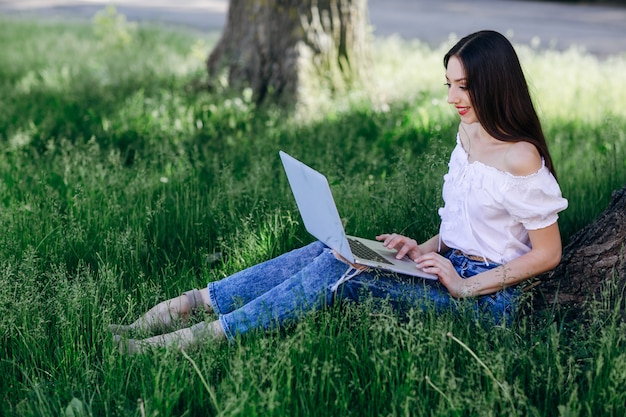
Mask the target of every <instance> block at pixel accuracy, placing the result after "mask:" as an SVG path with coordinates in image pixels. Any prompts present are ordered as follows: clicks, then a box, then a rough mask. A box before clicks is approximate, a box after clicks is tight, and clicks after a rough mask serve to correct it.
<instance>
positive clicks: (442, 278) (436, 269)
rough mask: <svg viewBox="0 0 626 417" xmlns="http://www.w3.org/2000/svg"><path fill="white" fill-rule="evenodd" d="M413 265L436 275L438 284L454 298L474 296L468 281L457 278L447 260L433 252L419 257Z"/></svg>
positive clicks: (457, 275) (450, 263) (454, 270)
mask: <svg viewBox="0 0 626 417" xmlns="http://www.w3.org/2000/svg"><path fill="white" fill-rule="evenodd" d="M415 264H416V265H417V267H418V268H420V269H422V270H423V271H424V272H427V273H429V274H433V275H437V277H439V282H441V283H442V284H443V285H444V287H446V288H447V289H448V292H449V293H450V295H451V296H453V297H454V298H465V297H471V296H473V295H474V294H473V291H472V288H471V286H470V281H467V280H465V279H463V278H461V277H460V276H459V274H458V273H457V272H456V269H454V266H452V262H450V260H449V259H448V258H445V257H443V256H441V255H439V254H438V253H435V252H429V253H427V254H424V255H422V256H419V257H418V258H417V259H416V260H415Z"/></svg>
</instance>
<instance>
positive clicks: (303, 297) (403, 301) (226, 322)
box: [207, 242, 519, 341]
mask: <svg viewBox="0 0 626 417" xmlns="http://www.w3.org/2000/svg"><path fill="white" fill-rule="evenodd" d="M447 257H448V259H450V261H451V262H452V264H453V265H454V267H455V269H456V270H457V272H458V273H459V275H461V277H463V278H468V277H471V276H473V275H476V274H479V273H481V272H483V271H486V270H488V269H491V268H495V267H496V266H498V264H494V263H490V264H489V265H488V266H487V265H486V264H485V263H484V262H478V261H474V260H470V259H468V258H466V257H465V256H462V255H458V254H454V253H453V252H450V253H449V254H448V255H447ZM348 268H349V266H348V265H347V264H345V263H344V262H342V261H339V260H338V259H337V258H335V256H334V255H333V253H332V251H331V250H330V249H329V248H328V247H327V246H325V245H324V244H323V243H321V242H314V243H311V244H309V245H307V246H304V247H302V248H300V249H295V250H293V251H291V252H287V253H285V254H283V255H281V256H278V257H276V258H274V259H271V260H269V261H266V262H263V263H260V264H258V265H255V266H252V267H250V268H248V269H245V270H243V271H241V272H238V273H236V274H233V275H231V276H229V277H226V278H224V279H222V280H220V281H215V282H210V283H209V284H208V286H207V288H208V292H209V296H210V299H211V304H212V307H213V310H214V311H215V313H216V314H217V315H218V317H219V320H220V323H221V325H222V328H223V329H224V333H225V334H226V337H227V338H228V339H229V340H230V341H232V340H233V339H234V337H235V336H237V335H241V334H245V333H247V332H248V331H250V330H253V329H270V328H276V327H278V326H282V325H283V324H286V323H288V322H294V321H296V320H297V319H298V318H299V317H301V316H302V315H303V314H305V313H307V312H310V311H314V310H319V309H321V308H323V307H325V306H329V305H331V304H332V303H333V302H334V301H335V300H342V299H349V300H354V301H359V298H361V297H363V296H371V297H375V298H382V299H386V300H388V301H389V302H390V303H391V305H392V306H393V307H394V308H397V309H399V310H400V311H406V310H408V309H409V308H411V307H415V308H434V309H435V310H437V311H443V310H450V309H452V310H456V308H457V306H458V304H459V301H458V300H456V299H454V298H453V297H452V296H451V295H450V294H449V293H448V290H447V289H446V288H445V287H444V286H443V285H441V284H440V283H439V281H433V280H428V279H422V278H414V277H409V276H405V275H399V274H395V273H387V272H383V271H379V270H375V269H368V270H365V271H363V272H361V273H360V274H358V275H357V276H355V277H353V278H352V279H350V280H348V281H346V282H344V283H343V284H341V286H339V288H338V290H337V292H336V294H334V293H333V291H332V290H331V288H332V286H333V284H334V283H335V282H336V281H337V280H338V279H339V278H340V277H341V276H342V275H343V274H344V273H345V272H346V270H347V269H348ZM518 298H519V290H517V289H516V288H515V287H509V288H506V289H504V290H502V291H498V292H496V293H494V294H490V295H485V296H480V297H475V298H473V299H469V300H463V302H472V303H473V307H475V310H476V311H480V312H481V314H485V313H486V317H487V318H491V319H492V320H493V323H495V324H499V323H510V322H511V320H512V318H513V315H514V313H515V310H516V305H517V301H518Z"/></svg>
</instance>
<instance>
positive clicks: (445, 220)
mask: <svg viewBox="0 0 626 417" xmlns="http://www.w3.org/2000/svg"><path fill="white" fill-rule="evenodd" d="M444 63H445V66H446V77H447V80H448V86H449V92H448V102H449V103H451V104H452V105H454V106H455V107H456V108H457V110H458V111H459V115H460V116H461V124H460V129H459V133H458V134H457V146H456V148H455V149H454V151H453V152H452V156H451V158H450V163H449V171H448V173H447V174H446V175H445V176H444V186H443V199H444V203H445V204H444V207H442V208H441V209H440V210H439V214H440V217H441V226H440V233H439V234H438V235H436V236H434V237H432V238H430V239H429V240H427V241H426V242H423V243H421V244H418V243H417V242H416V241H415V240H413V239H411V238H409V237H405V236H402V235H399V234H395V233H392V234H387V233H384V234H381V235H379V236H377V239H378V240H380V241H382V242H383V244H384V245H385V246H386V247H388V248H390V249H394V250H396V251H397V257H398V259H401V258H404V257H405V256H406V257H408V258H410V259H411V260H413V261H414V262H415V264H416V267H417V268H421V269H422V270H424V272H427V273H429V274H432V275H436V276H437V278H438V279H437V280H436V281H424V280H422V279H419V278H412V277H410V276H408V275H407V276H405V275H401V274H396V273H388V272H383V271H380V270H376V269H374V268H363V267H362V266H359V265H352V264H350V263H349V262H347V261H346V260H345V259H343V258H342V257H341V256H339V255H338V254H337V253H335V252H334V251H333V250H332V249H330V248H328V247H326V246H325V245H324V244H323V243H321V242H314V243H311V244H309V245H307V246H305V247H302V248H300V249H295V250H293V251H291V252H288V253H285V254H283V255H281V256H279V257H277V258H274V259H272V260H269V261H266V262H264V263H261V264H258V265H256V266H253V267H250V268H248V269H246V270H243V271H240V272H238V273H235V274H233V275H231V276H229V277H227V278H224V279H222V280H219V281H215V282H210V283H209V284H208V286H207V287H206V288H203V289H201V290H198V289H194V290H191V291H187V292H185V293H184V294H183V295H181V296H179V297H176V298H174V299H171V300H167V301H163V302H161V303H160V304H158V305H157V306H155V307H154V308H152V309H151V310H149V311H148V312H147V313H146V314H145V315H144V316H142V317H140V318H139V319H138V320H136V321H135V322H134V323H132V324H130V325H128V326H120V325H114V326H111V331H112V332H113V333H114V334H115V340H116V341H117V342H118V343H119V346H120V349H121V350H122V351H124V352H127V353H137V352H142V351H145V350H146V349H149V348H151V347H153V346H172V345H177V346H181V347H185V346H189V345H191V344H194V343H197V342H199V341H200V340H203V339H209V340H210V339H213V340H215V339H224V338H226V339H229V340H231V341H232V340H233V339H235V338H236V337H238V336H239V335H241V334H245V333H247V332H249V331H251V330H254V329H270V328H272V327H275V326H277V325H278V326H282V325H284V324H286V323H289V322H293V321H295V320H298V319H300V318H301V317H302V316H303V314H304V313H305V312H308V311H314V310H319V309H321V308H324V307H326V306H329V305H331V304H333V303H335V302H338V301H340V300H342V299H348V300H353V301H357V302H358V301H362V297H363V296H366V297H368V298H369V297H374V298H380V299H387V300H389V301H390V302H391V303H392V304H393V305H394V306H395V307H396V308H397V309H398V310H399V311H401V312H404V311H407V310H408V309H410V308H412V307H417V308H418V309H434V310H436V311H445V310H452V311H457V308H458V306H459V304H458V302H457V299H467V303H468V305H469V306H470V307H471V311H473V312H474V313H475V314H477V316H478V317H480V318H481V319H483V320H484V321H485V323H488V324H503V325H506V324H507V323H510V322H511V320H512V319H513V317H514V315H515V312H516V307H517V303H518V297H519V295H520V288H519V284H520V283H522V282H524V281H526V280H527V279H529V278H531V277H533V276H535V275H537V274H540V273H542V272H545V271H548V270H550V269H552V268H554V267H555V266H556V265H557V264H558V262H559V260H560V257H561V239H560V233H559V228H558V225H557V219H558V214H557V213H558V212H560V211H562V210H564V209H565V208H566V207H567V200H565V199H564V198H563V197H562V196H561V190H560V188H559V185H558V183H557V182H556V179H555V177H554V175H553V172H552V164H551V159H550V155H549V153H548V149H547V146H546V143H545V138H544V137H543V133H542V130H541V125H540V123H539V120H538V118H537V115H536V113H535V110H534V107H533V104H532V102H531V100H530V96H529V94H528V88H527V87H526V82H525V79H524V75H523V73H522V70H521V67H520V65H519V61H518V59H517V55H516V53H515V51H514V49H513V47H512V45H511V44H510V43H509V41H508V40H507V39H506V38H505V37H504V36H502V35H501V34H499V33H497V32H493V31H482V32H477V33H474V34H472V35H469V36H467V37H465V38H463V39H462V40H460V41H459V42H458V43H457V44H456V45H455V46H454V47H453V48H452V49H451V50H450V51H449V52H448V53H447V54H446V56H445V58H444ZM512 89H518V90H516V91H512ZM485 101H489V103H485ZM410 221H411V219H407V222H410ZM339 284H340V285H339ZM194 310H200V311H204V312H206V313H215V314H217V320H214V321H213V322H210V323H206V322H201V323H198V324H195V325H193V326H191V327H188V328H183V329H179V330H176V331H174V332H172V333H167V334H162V335H157V336H153V337H150V338H146V339H142V340H135V339H132V338H131V339H128V338H126V337H124V335H125V334H128V333H130V332H139V334H145V333H146V332H147V331H152V330H155V329H160V330H162V329H163V328H168V329H172V328H173V327H174V326H173V325H174V323H176V322H177V320H178V319H182V321H183V322H185V321H186V320H187V318H188V317H189V315H190V313H192V312H193V311H194ZM464 311H466V310H464Z"/></svg>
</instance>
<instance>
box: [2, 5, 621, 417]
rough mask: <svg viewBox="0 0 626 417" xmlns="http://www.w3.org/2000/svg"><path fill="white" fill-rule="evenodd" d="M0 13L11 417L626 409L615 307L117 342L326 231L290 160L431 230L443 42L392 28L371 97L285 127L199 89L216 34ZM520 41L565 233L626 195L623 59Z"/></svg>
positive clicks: (342, 321)
mask: <svg viewBox="0 0 626 417" xmlns="http://www.w3.org/2000/svg"><path fill="white" fill-rule="evenodd" d="M0 23H1V24H0V43H1V44H2V45H3V53H2V54H0V86H1V88H2V95H1V96H0V141H2V144H3V152H2V153H1V154H0V224H2V233H1V234H0V271H1V272H0V317H1V319H0V341H1V343H0V373H1V374H2V379H1V384H0V386H1V388H0V404H1V405H0V407H1V408H0V414H2V415H18V416H41V415H66V416H70V415H80V416H86V415H94V416H96V415H98V416H99V415H123V416H127V415H137V416H143V415H146V416H147V415H245V416H249V415H263V416H267V415H280V416H283V415H316V416H317V415H339V414H341V415H355V416H356V415H358V416H363V415H372V416H379V415H442V416H459V415H537V416H557V415H591V414H593V415H624V412H625V411H626V410H625V408H626V407H625V404H626V398H625V395H624V390H623V386H624V384H625V383H626V357H625V356H624V353H623V351H624V346H625V340H624V335H625V334H626V332H625V330H626V329H625V326H624V323H623V321H622V320H621V318H620V316H619V312H616V311H613V310H612V309H611V308H609V309H606V308H604V309H598V310H597V312H596V313H594V314H593V315H592V318H593V320H590V321H589V322H585V323H579V322H570V321H565V320H564V319H562V318H561V316H560V315H558V314H555V313H546V312H544V313H542V314H536V315H530V316H525V317H521V318H520V319H519V320H518V321H517V322H516V323H515V324H514V325H513V326H512V327H510V328H501V327H498V328H495V329H485V328H483V327H481V326H480V325H478V324H477V323H476V322H474V321H472V320H471V319H469V318H465V317H464V316H460V317H459V316H453V315H445V314H444V315H435V314H433V313H428V312H417V311H413V312H411V313H410V314H409V315H408V317H398V316H397V315H396V314H395V313H394V312H393V310H391V309H390V308H389V307H388V306H385V305H383V306H380V305H376V306H374V305H373V304H370V303H364V304H362V305H353V304H349V303H348V304H343V305H337V306H334V307H333V308H330V309H328V310H327V311H323V312H319V313H315V314H310V315H307V316H306V317H305V318H304V319H303V320H302V321H300V322H299V323H297V324H295V325H293V326H291V327H289V328H286V329H282V330H277V331H273V332H269V333H254V334H250V335H247V336H245V337H242V338H240V339H238V340H237V341H236V342H235V343H233V344H230V345H229V344H216V345H212V344H206V345H202V346H199V347H198V348H196V349H193V350H191V351H189V352H187V353H185V355H183V354H182V353H180V352H177V351H155V352H152V353H149V354H146V355H142V356H138V357H125V356H121V355H119V354H118V353H117V352H116V351H115V349H114V347H113V344H112V341H111V339H110V336H109V334H108V332H107V328H108V324H109V323H112V322H116V323H117V322H129V321H131V320H134V319H135V318H136V317H137V316H138V315H139V314H140V313H141V312H143V311H144V310H146V309H147V308H149V307H150V306H152V305H153V304H155V303H157V302H159V301H162V300H163V299H165V298H169V297H172V296H176V295H178V294H180V292H181V291H184V290H187V289H190V288H192V287H201V286H204V285H205V284H206V283H207V282H208V281H211V280H216V279H219V278H221V277H224V276H227V275H228V274H231V273H233V272H235V271H237V270H240V269H242V268H245V267H247V266H250V265H253V264H255V263H257V262H259V261H262V260H265V259H268V258H270V257H273V256H276V255H278V254H280V253H282V252H284V251H286V250H289V249H292V248H294V247H297V246H300V245H302V244H304V243H306V242H309V241H310V240H311V237H310V236H309V235H308V234H307V233H306V231H305V230H304V229H303V226H302V224H301V222H300V219H299V215H298V213H297V210H296V207H295V204H294V201H293V198H292V196H291V193H290V191H289V188H288V185H287V183H286V180H285V178H284V174H283V172H282V169H281V167H280V163H279V160H278V157H277V152H278V150H279V149H284V150H286V151H288V152H290V153H292V154H293V155H295V156H297V157H299V158H301V159H303V160H304V161H305V162H307V163H309V164H310V165H312V166H314V167H316V168H318V169H320V170H322V171H323V172H325V173H326V174H327V175H328V177H329V179H330V181H331V183H332V187H333V192H334V194H335V198H336V200H337V203H338V206H339V210H340V212H341V213H342V215H343V216H344V217H345V221H346V228H347V229H348V230H349V231H350V232H354V233H359V234H364V235H373V234H375V233H379V232H381V231H391V230H393V231H400V232H404V233H407V234H410V235H412V236H414V237H415V238H416V239H424V238H426V237H429V236H430V235H431V234H433V233H435V232H436V230H437V225H438V217H437V207H438V206H439V205H440V204H441V199H440V188H441V181H442V180H441V178H442V175H443V173H444V172H445V171H446V168H447V167H446V162H447V157H448V154H449V152H450V150H451V149H452V147H453V146H454V134H455V131H456V126H455V125H456V123H457V121H456V119H455V115H454V113H453V112H452V111H451V110H450V109H449V108H448V105H447V104H446V103H445V89H444V87H443V68H442V64H441V57H442V55H443V51H444V50H445V48H446V46H447V45H443V46H442V47H441V48H439V49H431V48H428V47H426V46H424V45H423V44H420V43H407V42H403V41H400V40H398V39H393V38H391V39H377V40H376V41H375V44H374V54H375V59H374V67H373V73H374V75H375V76H374V78H373V80H372V83H371V84H370V86H369V89H368V90H366V91H365V90H363V91H356V92H354V93H352V94H350V95H348V96H346V97H342V98H334V99H331V98H328V97H324V96H320V97H316V98H314V100H312V102H311V103H309V104H308V105H309V106H311V107H309V111H307V112H306V113H304V114H298V115H295V116H287V115H285V114H283V113H281V112H280V111H278V110H274V109H264V110H263V111H257V109H255V107H254V105H253V104H252V103H251V101H250V97H249V95H248V94H245V93H244V94H243V95H242V96H241V97H232V96H231V97H226V96H223V95H211V94H208V93H206V92H204V91H195V90H193V89H190V88H188V86H189V85H191V84H193V81H194V79H196V78H197V77H202V76H203V59H204V55H205V54H206V53H207V52H208V50H209V49H210V46H211V45H212V43H213V42H214V40H215V37H214V36H206V35H200V34H197V33H188V32H182V31H178V32H173V31H168V30H164V29H159V28H154V27H144V26H134V25H132V24H130V23H128V22H125V21H124V19H123V18H122V16H119V15H117V14H115V13H112V12H110V11H109V12H107V13H103V14H101V15H99V17H98V19H96V20H95V21H94V22H93V23H91V24H73V23H72V24H67V23H66V24H61V23H53V22H48V23H45V22H32V21H25V20H9V19H5V18H3V19H2V20H1V21H0ZM519 50H520V55H521V57H522V61H523V63H524V66H525V68H526V71H527V75H528V78H529V82H530V83H531V85H532V86H533V93H534V95H535V98H536V101H537V103H538V106H539V108H540V112H541V115H542V119H543V121H544V125H545V128H546V133H547V136H548V138H549V140H550V145H551V148H552V152H553V154H554V159H555V163H556V166H557V169H558V170H559V175H560V181H561V185H562V188H563V192H564V194H565V196H566V197H567V198H568V199H569V201H570V208H569V209H568V210H567V211H565V212H564V213H563V215H562V216H561V228H562V232H563V237H564V240H565V241H567V239H568V238H569V236H571V234H572V233H574V232H576V231H577V230H579V229H580V228H581V227H582V226H584V225H585V224H587V223H589V222H591V221H592V220H593V219H594V217H595V216H596V215H597V214H598V213H599V212H600V211H601V210H602V209H603V208H604V206H605V205H606V203H607V202H608V200H609V198H610V193H611V191H612V190H614V189H617V188H619V187H621V186H622V185H623V184H624V183H626V164H625V160H626V158H625V156H626V150H625V146H626V137H625V133H624V132H625V128H626V110H625V109H626V98H624V95H623V94H620V93H619V88H618V86H621V85H626V80H624V78H625V77H626V58H625V57H623V56H622V57H613V58H610V59H608V60H604V61H598V60H597V59H595V58H594V57H591V56H589V55H587V54H585V53H584V52H583V51H577V50H571V51H568V52H565V53H556V52H553V51H540V50H536V49H532V48H525V47H521V46H520V47H519ZM311 109H315V110H316V111H311ZM311 114H313V115H314V116H310V115H311ZM613 292H615V293H617V294H619V289H618V290H617V291H615V290H614V291H613ZM612 301H615V300H609V299H608V298H607V300H606V303H607V304H609V305H612V304H611V302H612Z"/></svg>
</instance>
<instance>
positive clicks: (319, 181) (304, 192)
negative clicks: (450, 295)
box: [279, 151, 437, 279]
mask: <svg viewBox="0 0 626 417" xmlns="http://www.w3.org/2000/svg"><path fill="white" fill-rule="evenodd" d="M279 154H280V159H281V160H282V162H283V166H284V168H285V172H286V174H287V179H288V180H289V185H290V186H291V191H292V192H293V195H294V197H295V199H296V204H297V205H298V210H299V211H300V215H301V216H302V221H303V222H304V226H305V227H306V230H307V231H308V232H309V233H311V234H312V235H313V236H314V237H316V238H317V239H319V240H320V241H322V242H324V244H326V246H328V247H329V248H331V249H334V250H335V251H337V252H338V253H339V254H340V255H341V256H343V257H344V258H345V259H347V260H348V261H350V262H352V263H355V264H361V265H366V266H370V267H373V268H379V269H382V270H387V271H393V272H398V273H400V274H405V275H411V276H416V277H421V278H427V279H437V276H436V275H432V274H428V273H426V272H424V271H422V270H420V269H418V268H417V267H416V266H415V262H413V261H411V260H410V259H409V258H406V257H405V258H404V259H396V251H395V250H390V249H387V248H385V247H384V246H383V244H382V243H381V242H378V241H376V240H370V239H363V238H359V237H355V236H348V235H346V233H345V231H344V228H343V224H342V223H341V218H340V217H339V212H338V211H337V206H336V205H335V200H334V199H333V196H332V193H331V191H330V186H329V185H328V180H327V179H326V177H325V176H324V175H322V174H321V173H319V172H318V171H316V170H314V169H313V168H311V167H309V166H307V165H305V164H304V163H302V162H300V161H298V160H297V159H295V158H294V157H292V156H290V155H288V154H286V153H285V152H283V151H280V152H279Z"/></svg>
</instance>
